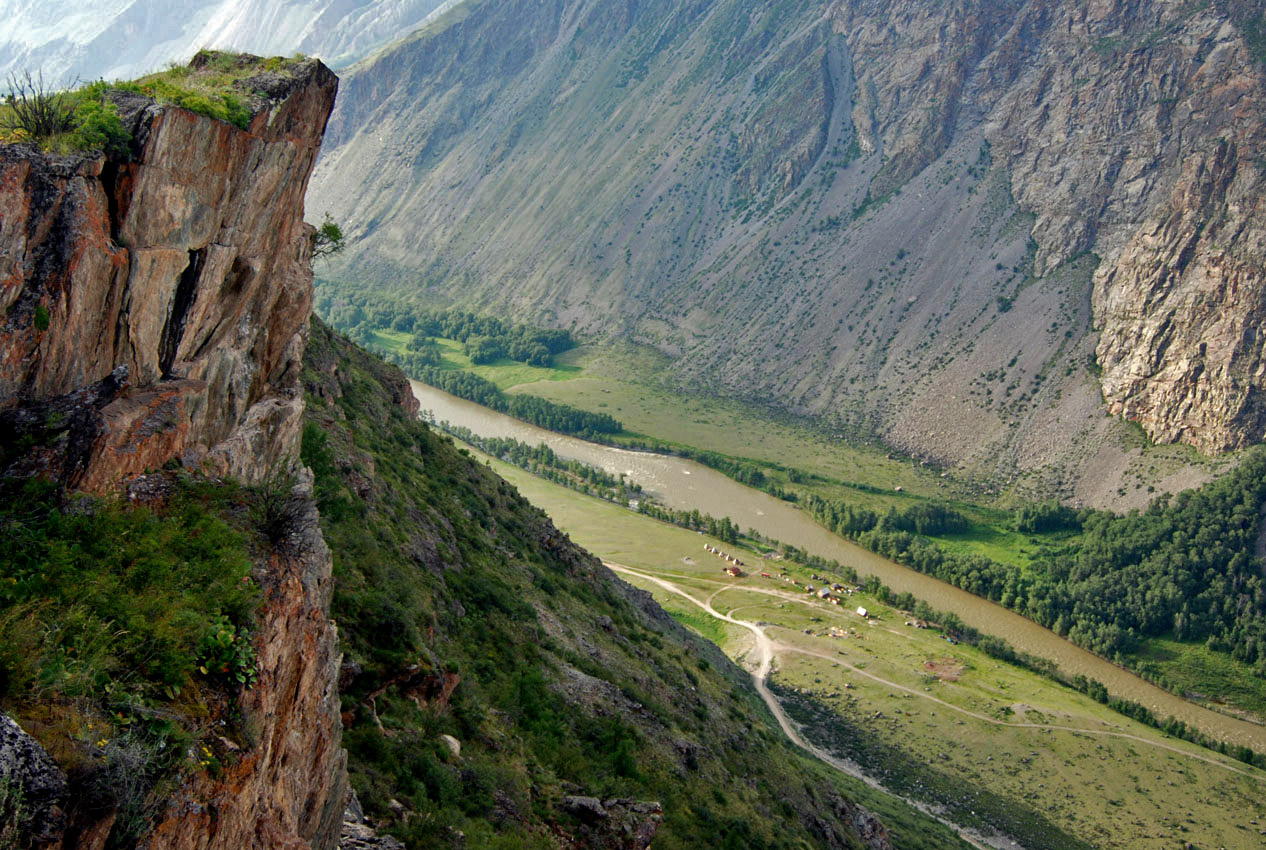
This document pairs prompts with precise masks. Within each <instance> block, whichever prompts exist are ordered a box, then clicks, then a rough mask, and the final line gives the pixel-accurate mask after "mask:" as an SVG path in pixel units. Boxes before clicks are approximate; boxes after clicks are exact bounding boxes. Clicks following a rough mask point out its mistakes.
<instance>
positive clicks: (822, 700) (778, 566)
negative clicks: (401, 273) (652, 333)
mask: <svg viewBox="0 0 1266 850" xmlns="http://www.w3.org/2000/svg"><path fill="white" fill-rule="evenodd" d="M494 466H495V468H496V471H497V472H498V474H500V475H502V476H504V477H505V478H507V479H508V480H509V481H511V483H513V484H514V485H515V486H516V487H518V488H519V489H520V491H521V492H523V493H524V495H525V496H527V497H528V498H529V499H530V500H531V501H533V502H534V503H536V504H538V505H540V506H541V507H543V508H544V509H545V510H546V511H547V512H548V513H549V514H550V515H551V517H552V518H553V519H554V521H555V523H556V524H557V525H558V526H559V527H560V528H562V529H563V530H565V531H567V532H568V533H569V534H570V536H571V537H572V539H573V540H575V541H576V542H577V543H579V544H580V545H582V546H584V547H585V548H587V549H589V550H590V551H593V552H595V553H596V554H599V555H601V556H602V557H603V558H604V559H608V560H610V561H613V562H617V563H621V564H625V565H627V566H629V567H632V568H635V569H639V570H642V571H644V572H646V573H653V574H654V575H656V576H658V577H661V578H663V579H665V580H668V581H671V582H673V583H674V584H675V585H676V586H677V587H678V588H679V589H681V590H683V591H685V592H687V593H689V594H690V595H691V596H692V597H693V598H696V599H698V600H700V601H706V600H708V599H712V601H713V605H714V606H715V607H716V608H717V609H718V610H720V611H723V612H724V611H730V612H732V615H733V616H735V617H738V618H741V619H743V620H746V621H748V622H755V623H759V624H762V625H763V627H764V628H765V630H766V633H767V634H768V635H769V636H770V637H771V638H773V639H774V640H775V641H776V644H777V646H778V647H779V651H778V654H777V659H776V671H775V673H774V675H773V677H772V679H773V682H774V683H775V684H777V685H780V686H782V687H783V688H785V689H795V690H794V691H792V693H795V694H796V696H795V698H794V700H793V701H794V702H795V703H796V705H795V707H794V710H793V714H794V715H795V716H797V717H799V718H800V719H801V720H803V721H805V723H806V724H807V726H806V727H805V729H806V732H807V734H809V735H812V736H814V737H813V740H814V741H815V743H817V744H819V745H822V746H829V747H830V748H831V749H832V750H836V751H839V752H841V753H842V754H844V755H848V756H851V757H853V758H854V759H855V760H859V761H862V762H863V763H866V764H867V766H868V767H869V768H870V769H871V770H873V771H874V772H876V773H879V774H881V775H883V776H884V778H885V779H884V781H885V783H887V784H889V785H890V786H895V787H898V788H899V789H901V790H902V792H903V793H906V794H909V795H913V796H919V795H923V798H924V799H926V801H927V802H929V803H931V804H934V805H938V806H944V807H946V808H947V809H948V810H950V811H953V812H955V816H956V817H960V818H962V819H964V820H968V821H970V820H971V819H973V818H976V819H977V820H981V819H983V820H990V821H991V822H996V823H1004V824H1005V825H1006V827H1007V829H1008V830H1009V832H1010V833H1011V834H1013V835H1014V837H1016V838H1017V839H1023V840H1021V843H1022V844H1024V846H1026V847H1030V848H1033V847H1086V846H1091V847H1123V848H1125V847H1128V848H1146V849H1147V850H1150V848H1157V850H1160V848H1174V847H1181V846H1183V843H1184V842H1187V841H1190V842H1192V843H1193V845H1194V846H1198V847H1227V848H1240V847H1243V848H1248V847H1260V846H1261V842H1262V835H1261V834H1260V830H1261V829H1262V827H1260V826H1259V824H1260V823H1266V803H1264V800H1266V795H1263V791H1264V790H1266V774H1263V773H1262V772H1261V771H1256V770H1253V769H1252V768H1248V767H1246V766H1244V765H1242V764H1239V763H1238V762H1234V761H1232V760H1230V759H1227V758H1224V757H1221V756H1218V755H1217V754H1215V753H1211V752H1210V751H1208V750H1204V749H1201V748H1199V747H1196V746H1194V745H1191V744H1188V743H1186V742H1184V741H1180V740H1177V739H1173V738H1169V737H1167V736H1165V735H1163V734H1162V733H1160V732H1158V731H1157V730H1154V729H1151V728H1149V727H1145V726H1142V725H1140V724H1137V723H1134V722H1133V721H1129V720H1127V719H1125V718H1123V717H1122V716H1120V715H1118V714H1116V713H1114V712H1112V711H1110V710H1109V709H1107V708H1106V707H1104V706H1102V705H1100V704H1099V703H1096V702H1094V701H1093V700H1091V699H1089V698H1087V697H1085V696H1083V695H1081V694H1080V693H1077V692H1075V691H1073V690H1071V689H1068V688H1065V687H1063V686H1060V685H1057V684H1056V683H1054V682H1051V681H1050V680H1047V679H1045V678H1042V677H1040V676H1037V675H1036V674H1033V673H1030V672H1028V671H1026V670H1023V669H1020V668H1016V667H1012V666H1010V665H1007V664H1003V663H1001V662H998V661H996V660H994V659H992V658H990V657H989V656H987V655H985V654H984V653H982V652H980V651H977V650H976V649H974V648H972V647H969V646H965V645H963V644H954V645H951V644H949V643H948V642H947V641H946V640H945V639H944V637H943V636H942V635H940V634H939V633H938V632H936V631H935V630H933V629H927V630H920V629H915V628H912V627H910V626H906V625H904V622H905V620H906V617H905V616H904V615H903V613H902V612H899V611H894V610H892V609H889V608H887V607H886V606H884V605H882V604H880V603H878V602H876V601H875V600H873V599H866V598H863V597H861V596H860V595H858V596H855V597H854V598H853V599H851V600H849V605H848V607H847V608H845V607H842V606H833V605H828V604H827V603H825V602H822V601H821V600H818V599H815V598H811V597H809V596H808V595H807V594H803V593H800V592H794V591H796V589H795V588H794V587H792V586H790V585H787V584H785V583H783V582H781V581H776V580H770V579H763V578H761V577H760V576H759V572H760V571H761V570H765V571H768V572H770V573H771V574H773V575H775V576H777V575H778V573H779V572H781V571H782V569H783V568H784V567H786V566H787V565H786V564H784V563H782V562H767V563H765V562H761V561H760V560H758V559H756V558H755V556H753V555H750V554H744V555H743V557H744V560H747V561H748V564H749V570H750V571H751V574H750V575H749V576H746V577H744V578H741V579H737V580H735V579H731V578H729V577H728V576H725V575H724V574H723V573H722V572H721V562H720V561H719V560H718V559H716V558H715V557H714V556H712V555H710V554H708V553H707V552H705V551H704V550H703V544H704V543H705V542H708V539H707V538H705V537H703V536H702V535H700V534H697V533H694V532H688V531H685V530H683V529H679V528H676V527H673V526H668V525H665V524H663V523H659V522H656V521H654V520H650V519H648V518H646V517H643V516H640V515H638V514H635V513H633V512H630V511H628V510H625V509H623V508H621V507H619V506H617V505H614V504H611V503H607V502H601V501H598V500H596V499H592V498H590V497H586V496H582V495H580V494H578V493H575V492H573V491H570V490H566V489H564V488H561V487H558V486H556V485H552V484H549V483H548V482H545V481H542V480H540V479H537V478H534V477H533V476H531V475H529V474H528V473H526V472H523V471H521V470H519V469H517V468H514V467H509V466H507V465H504V464H500V463H494ZM712 542H713V543H714V545H721V544H720V543H719V542H718V541H712ZM729 548H730V549H731V550H733V549H734V547H732V546H731V547H729ZM791 572H792V574H793V575H799V576H800V577H801V579H802V580H809V577H808V576H807V575H803V573H805V572H806V571H804V570H801V569H799V568H796V567H792V568H791ZM631 580H632V581H633V582H634V583H635V584H639V585H640V586H643V587H644V588H645V589H647V590H649V591H651V592H652V593H653V594H654V595H655V597H656V598H657V599H658V600H659V601H660V602H661V604H666V605H667V606H668V610H669V611H670V613H672V614H673V615H674V616H676V617H678V619H679V620H681V622H683V623H684V624H685V625H687V626H688V627H691V628H694V629H695V630H696V631H698V632H700V633H701V634H703V635H704V636H706V637H708V638H710V639H712V640H714V641H717V642H719V645H721V646H722V648H723V649H725V650H726V651H727V652H729V653H730V654H731V655H732V656H740V655H741V654H742V653H744V652H746V651H747V650H748V648H749V642H748V641H744V640H741V639H739V638H738V636H737V635H736V634H735V633H734V632H733V631H732V629H733V628H734V627H730V626H726V627H725V629H724V630H723V631H721V632H718V631H717V630H716V627H717V626H718V625H720V624H719V623H717V622H716V621H715V620H714V621H713V622H712V624H708V623H706V622H703V621H701V620H700V617H705V616H707V615H706V613H705V612H703V611H702V610H701V609H698V608H695V609H694V610H693V611H691V610H688V609H689V607H690V603H689V601H687V600H684V599H682V598H681V597H678V596H675V595H674V594H671V593H667V592H665V591H664V590H663V589H662V588H660V587H658V586H656V585H654V584H652V583H650V582H645V581H639V580H637V579H636V578H632V579H631ZM771 594H779V595H771ZM858 604H861V605H864V606H865V607H867V608H868V609H869V610H870V612H871V613H872V614H873V615H877V617H878V619H877V620H874V619H872V620H863V619H862V618H860V617H858V616H857V615H856V613H854V609H855V608H856V606H857V605H858ZM832 626H835V627H836V628H837V629H844V630H847V631H848V633H849V636H848V637H845V638H835V637H830V636H829V630H830V628H831V627H832ZM718 638H719V641H718ZM973 812H975V814H972V813H973Z"/></svg>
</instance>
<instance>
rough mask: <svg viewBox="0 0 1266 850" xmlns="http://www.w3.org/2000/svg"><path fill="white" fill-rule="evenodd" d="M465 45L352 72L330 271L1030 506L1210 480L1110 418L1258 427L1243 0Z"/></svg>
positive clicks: (605, 12) (598, 21)
mask: <svg viewBox="0 0 1266 850" xmlns="http://www.w3.org/2000/svg"><path fill="white" fill-rule="evenodd" d="M451 20H452V23H451V24H446V23H444V22H443V21H440V22H437V23H436V24H434V25H432V26H431V27H430V28H429V29H428V30H427V32H426V33H425V34H423V35H421V36H418V37H416V38H413V39H410V40H406V41H404V42H401V43H400V44H398V45H397V46H395V47H394V48H391V49H388V50H386V51H384V52H383V53H381V54H379V55H378V56H377V57H375V58H374V59H373V60H372V61H369V62H366V63H364V64H363V65H361V66H358V67H356V68H355V69H353V70H351V71H350V72H349V74H348V75H347V80H346V83H347V89H348V91H350V92H353V93H354V94H353V96H351V97H349V98H348V99H347V100H346V101H345V102H344V103H343V105H342V106H341V108H340V110H338V111H337V112H336V115H335V117H334V119H333V122H332V126H333V127H334V128H336V129H335V130H334V132H333V134H332V138H331V145H329V146H328V147H327V150H326V151H325V153H324V154H323V158H322V161H321V163H319V164H318V168H317V172H316V174H315V175H314V181H313V197H314V199H315V200H316V201H317V202H318V203H320V205H321V206H322V207H323V208H325V207H328V208H329V209H331V210H332V211H333V212H334V214H335V215H336V217H340V218H341V219H343V220H344V221H346V222H348V224H349V226H350V228H351V230H352V233H353V235H354V237H355V244H354V245H353V246H352V247H351V249H350V250H349V252H348V253H347V255H346V258H345V261H344V262H345V265H343V266H341V267H335V268H332V269H331V272H330V277H331V278H332V279H337V278H340V277H346V278H349V279H355V280H356V281H357V282H358V283H359V284H362V285H363V286H364V287H372V288H380V291H390V292H392V293H393V295H394V294H398V293H400V292H402V291H407V292H409V293H413V294H415V296H416V297H420V298H422V299H424V300H431V301H437V302H441V303H443V302H449V303H457V304H460V305H461V306H464V307H473V308H477V309H487V310H493V311H502V312H505V311H517V310H525V311H528V312H529V313H530V314H531V315H532V316H533V317H534V319H535V320H536V321H538V322H540V323H543V324H553V325H560V326H574V327H575V328H577V329H579V330H581V331H587V332H593V333H596V334H601V335H607V336H609V337H625V336H627V337H632V338H634V339H636V340H638V341H640V342H644V343H648V344H650V345H653V346H656V347H657V348H659V349H660V350H661V351H663V352H665V353H668V354H670V355H672V356H674V357H675V361H674V364H673V367H672V378H673V379H674V380H675V381H676V382H677V384H678V385H685V386H691V385H693V386H696V387H705V388H707V389H708V390H709V391H720V392H723V393H726V394H732V395H737V396H740V397H748V398H751V399H752V400H753V401H756V402H759V403H761V404H769V403H773V404H775V405H776V406H778V407H781V408H783V409H785V410H789V411H792V412H794V413H798V414H804V415H808V416H811V417H816V418H818V419H820V420H822V421H824V422H826V423H829V424H831V425H837V426H850V425H858V426H861V427H862V428H864V429H865V430H867V431H869V432H871V433H873V434H876V435H878V436H880V437H881V438H882V439H884V440H885V441H887V442H888V443H890V444H892V445H895V446H896V447H898V448H900V449H903V450H905V451H907V452H909V453H911V454H915V455H918V456H920V457H923V458H928V459H931V460H935V461H937V462H939V463H941V464H944V465H946V466H949V467H961V468H962V469H964V470H965V471H967V472H968V473H969V474H972V475H981V476H983V477H987V478H992V479H994V480H995V481H998V482H999V483H1003V484H1005V483H1006V482H1008V481H1011V480H1014V479H1016V478H1017V477H1019V478H1027V479H1028V480H1030V481H1032V482H1033V483H1034V487H1033V492H1032V495H1039V494H1041V495H1051V494H1058V495H1062V496H1065V497H1069V498H1073V499H1076V500H1079V501H1083V502H1090V503H1094V504H1122V502H1120V501H1117V500H1118V498H1119V497H1120V496H1121V495H1122V493H1121V491H1122V490H1125V489H1126V488H1130V490H1131V491H1134V490H1137V491H1138V493H1143V492H1145V491H1144V490H1143V486H1144V485H1145V484H1154V485H1156V487H1157V488H1158V489H1177V488H1180V487H1182V486H1189V485H1190V484H1192V483H1195V480H1198V479H1199V477H1200V475H1203V474H1206V473H1201V472H1199V471H1198V470H1195V469H1194V468H1192V469H1190V470H1188V471H1187V472H1177V471H1175V472H1174V477H1173V478H1172V479H1170V478H1167V477H1166V476H1167V475H1169V473H1168V472H1163V473H1158V474H1157V475H1156V476H1155V477H1153V478H1151V479H1149V480H1148V481H1146V482H1144V481H1142V480H1141V479H1139V478H1138V476H1139V475H1142V474H1144V471H1141V470H1142V468H1143V467H1145V466H1147V464H1146V463H1145V462H1144V461H1143V460H1141V459H1140V458H1139V456H1138V454H1137V451H1136V449H1135V448H1132V446H1134V445H1136V443H1137V440H1136V439H1135V438H1134V437H1133V436H1132V433H1131V429H1128V428H1123V427H1121V426H1120V423H1119V418H1121V417H1124V418H1126V419H1129V420H1132V421H1134V422H1137V423H1139V424H1140V425H1142V426H1143V428H1144V429H1145V431H1146V432H1147V434H1148V435H1149V436H1150V438H1151V439H1152V440H1153V441H1156V442H1171V441H1181V442H1186V443H1189V444H1191V445H1194V446H1196V447H1197V448H1198V449H1200V450H1201V451H1202V452H1207V453H1209V452H1221V451H1224V450H1226V449H1233V448H1236V447H1239V446H1243V445H1246V444H1248V443H1252V442H1256V441H1259V440H1261V439H1262V438H1263V436H1264V434H1266V418H1264V417H1266V408H1264V407H1263V401H1262V397H1261V392H1262V386H1263V385H1262V381H1263V357H1262V347H1261V345H1260V344H1259V343H1258V340H1259V336H1260V329H1261V326H1262V322H1263V320H1264V319H1266V312H1264V311H1263V293H1264V289H1263V276H1262V275H1261V274H1260V271H1259V270H1260V269H1261V268H1262V267H1263V261H1264V260H1266V257H1263V256H1262V248H1261V241H1262V240H1261V213H1260V208H1259V202H1258V200H1257V199H1258V198H1260V197H1261V195H1262V190H1263V188H1266V186H1264V185H1263V183H1264V181H1266V172H1264V171H1263V169H1262V168H1261V167H1259V166H1260V162H1261V161H1262V159H1263V150H1262V141H1263V139H1262V133H1263V126H1264V125H1263V122H1262V121H1261V115H1262V113H1263V110H1262V106H1263V99H1264V97H1266V91H1264V89H1263V86H1264V85H1266V83H1264V78H1263V72H1262V65H1261V64H1260V62H1259V59H1258V58H1257V57H1258V55H1259V54H1260V52H1261V48H1262V45H1261V44H1260V41H1261V33H1262V32H1263V29H1262V22H1263V16H1262V9H1261V8H1260V4H1253V3H1245V2H1238V0H1226V2H1218V3H1206V4H1190V3H1177V2H1166V3H1141V2H1136V0H1080V1H1079V2H1073V3H1061V2H1054V0H953V2H945V3H941V2H936V3H933V2H916V3H905V2H896V0H833V2H825V0H788V2H786V3H782V4H780V5H779V6H778V7H777V9H776V10H775V9H773V8H770V7H766V6H762V5H760V4H754V3H750V2H747V0H711V2H699V3H692V4H687V5H685V6H675V7H673V8H671V9H668V8H663V7H661V5H660V4H655V3H648V4H639V5H637V6H636V7H634V6H629V7H625V6H620V7H619V8H618V9H617V8H616V7H612V6H610V4H596V3H592V2H587V0H571V2H568V3H552V4H549V5H547V6H544V7H540V8H539V9H538V10H537V13H536V14H534V15H521V14H511V13H509V12H508V11H506V10H504V9H501V8H499V7H497V6H496V5H493V4H484V3H471V4H469V5H468V6H466V7H464V10H463V13H462V14H460V15H458V14H453V15H452V16H451ZM479 45H484V47H483V48H480V47H479ZM487 45H497V48H496V51H495V52H497V55H498V56H500V55H501V54H502V53H504V54H505V58H506V61H503V62H486V61H474V59H473V57H475V56H476V55H481V54H477V53H475V52H474V51H477V50H481V49H482V50H484V51H485V52H486V51H488V50H491V49H492V48H490V47H487ZM509 57H514V58H515V61H514V62H510V61H509ZM493 58H495V57H493ZM467 60H470V61H467ZM362 93H363V95H364V96H361V94H362ZM456 115H459V116H461V118H460V120H456V121H447V120H446V119H443V118H442V117H440V116H456ZM419 151H423V152H425V156H418V155H416V154H417V152H419ZM1254 270H1258V271H1254ZM362 291H365V290H364V289H362ZM415 296H414V295H411V296H410V297H415ZM1167 469H1171V470H1177V467H1176V466H1172V465H1171V466H1170V467H1167ZM1188 472H1190V473H1191V475H1195V478H1194V479H1193V478H1192V477H1191V475H1189V474H1188ZM1148 474H1151V473H1148ZM1127 498H1128V497H1127Z"/></svg>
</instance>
